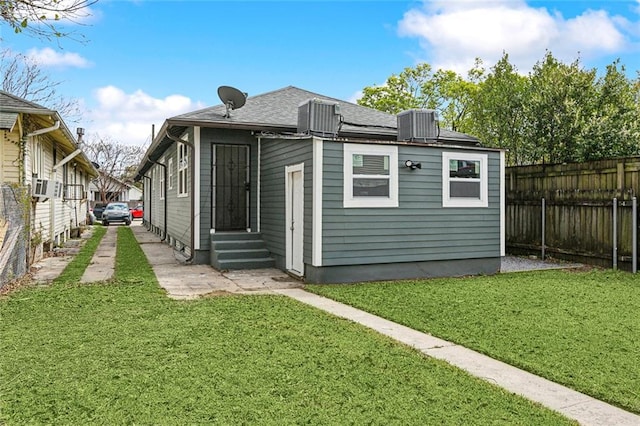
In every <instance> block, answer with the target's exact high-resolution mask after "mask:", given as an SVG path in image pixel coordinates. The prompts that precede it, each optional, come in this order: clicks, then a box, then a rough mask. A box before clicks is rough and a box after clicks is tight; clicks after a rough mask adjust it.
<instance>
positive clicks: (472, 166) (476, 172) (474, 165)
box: [442, 152, 489, 207]
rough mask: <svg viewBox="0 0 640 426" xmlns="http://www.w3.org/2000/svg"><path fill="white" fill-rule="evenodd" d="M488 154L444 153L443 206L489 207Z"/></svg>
mask: <svg viewBox="0 0 640 426" xmlns="http://www.w3.org/2000/svg"><path fill="white" fill-rule="evenodd" d="M487 162H488V157H487V154H471V153H456V152H443V153H442V206H443V207H488V206H489V196H488V182H487V180H488V177H487V176H488V164H487Z"/></svg>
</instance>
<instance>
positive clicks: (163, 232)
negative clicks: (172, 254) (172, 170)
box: [149, 159, 169, 242]
mask: <svg viewBox="0 0 640 426" xmlns="http://www.w3.org/2000/svg"><path fill="white" fill-rule="evenodd" d="M149 161H150V162H152V163H153V164H157V165H158V166H160V167H162V174H163V175H164V179H163V181H164V230H163V231H162V239H161V240H160V241H161V242H162V241H164V240H166V239H167V216H168V213H169V212H168V210H167V198H168V197H167V165H166V164H162V163H159V162H157V161H153V160H151V159H149Z"/></svg>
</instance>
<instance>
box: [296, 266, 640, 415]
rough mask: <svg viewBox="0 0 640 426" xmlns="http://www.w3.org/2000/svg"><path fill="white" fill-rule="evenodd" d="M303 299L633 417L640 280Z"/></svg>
mask: <svg viewBox="0 0 640 426" xmlns="http://www.w3.org/2000/svg"><path fill="white" fill-rule="evenodd" d="M307 290H309V291H312V292H314V293H317V294H321V295H324V296H327V297H330V298H333V299H336V300H339V301H342V302H345V303H348V304H349V305H352V306H355V307H358V308H361V309H363V310H366V311H368V312H371V313H374V314H377V315H380V316H382V317H385V318H387V319H390V320H393V321H395V322H398V323H401V324H404V325H407V326H409V327H411V328H414V329H417V330H421V331H424V332H428V333H431V334H433V335H435V336H438V337H441V338H444V339H447V340H450V341H453V342H455V343H458V344H461V345H463V346H466V347H468V348H471V349H475V350H477V351H480V352H483V353H485V354H487V355H489V356H491V357H493V358H497V359H500V360H503V361H505V362H507V363H509V364H511V365H514V366H518V367H521V368H523V369H526V370H528V371H531V372H533V373H536V374H539V375H541V376H544V377H546V378H548V379H550V380H553V381H555V382H558V383H562V384H564V385H567V386H569V387H571V388H573V389H576V390H579V391H581V392H584V393H587V394H589V395H592V396H594V397H596V398H598V399H601V400H604V401H608V402H610V403H613V404H615V405H618V406H620V407H623V408H625V409H627V410H630V411H634V412H636V413H640V276H634V275H631V274H628V273H624V272H613V271H591V272H569V271H541V272H529V273H512V274H502V275H496V276H490V277H473V278H454V279H434V280H422V281H405V282H392V283H368V284H357V285H330V286H308V287H307Z"/></svg>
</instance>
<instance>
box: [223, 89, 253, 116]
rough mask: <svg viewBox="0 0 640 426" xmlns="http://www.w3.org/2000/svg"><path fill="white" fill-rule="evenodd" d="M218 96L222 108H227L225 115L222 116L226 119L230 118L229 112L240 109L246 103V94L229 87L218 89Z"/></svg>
mask: <svg viewBox="0 0 640 426" xmlns="http://www.w3.org/2000/svg"><path fill="white" fill-rule="evenodd" d="M218 96H220V100H221V101H222V103H223V104H224V106H225V107H227V113H226V114H225V115H224V116H225V117H227V118H229V117H231V115H230V114H229V110H232V109H238V108H242V107H243V106H244V103H245V102H246V101H247V94H246V93H244V92H241V91H239V90H238V89H236V88H235V87H231V86H220V87H218Z"/></svg>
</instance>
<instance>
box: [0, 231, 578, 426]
mask: <svg viewBox="0 0 640 426" xmlns="http://www.w3.org/2000/svg"><path fill="white" fill-rule="evenodd" d="M92 241H93V240H92ZM90 244H91V241H90V242H89V243H88V245H87V246H85V249H86V248H87V247H90ZM85 249H83V252H84V251H85ZM87 252H88V250H87ZM87 263H88V261H87ZM116 265H117V272H116V277H115V278H114V280H113V281H111V282H107V283H98V284H92V285H79V284H77V283H75V282H72V281H71V280H69V279H64V280H60V281H58V282H57V283H55V284H54V285H53V286H51V287H38V288H25V289H22V290H20V291H17V292H15V293H13V294H11V295H10V296H8V297H3V298H0V335H1V336H2V339H0V354H1V356H0V424H4V423H6V424H8V425H12V424H25V423H33V424H43V423H47V424H123V423H127V424H134V423H135V424H210V423H219V424H237V423H245V424H300V423H305V424H345V423H352V424H385V425H386V424H399V425H405V424H474V423H475V424H536V425H537V424H550V425H551V424H552V425H557V424H566V423H569V422H568V421H567V420H566V419H564V418H563V417H560V416H559V415H557V414H555V413H553V412H551V411H548V410H546V409H544V408H541V407H539V406H537V405H535V404H533V403H531V402H529V401H526V400H524V399H522V398H520V397H516V396H514V395H511V394H509V393H508V392H506V391H503V390H500V389H498V388H496V387H493V386H491V385H490V384H488V383H486V382H484V381H481V380H479V379H475V378H472V377H470V376H468V375H467V374H465V373H463V372H461V371H460V370H457V369H455V368H453V367H450V366H448V365H447V364H445V363H442V362H439V361H436V360H432V359H429V358H426V357H424V356H422V355H420V354H419V353H417V352H416V351H414V350H412V349H410V348H407V347H405V346H402V345H399V344H396V343H394V342H393V341H391V340H389V339H387V338H385V337H382V336H380V335H378V334H376V333H374V332H371V331H369V330H367V329H365V328H363V327H361V326H358V325H356V324H353V323H351V322H348V321H344V320H340V319H337V318H335V317H332V316H330V315H329V314H326V313H324V312H321V311H319V310H316V309H313V308H311V307H307V306H305V305H302V304H300V303H298V302H296V301H294V300H291V299H288V298H286V297H279V296H226V297H212V298H206V299H200V300H197V301H175V300H171V299H168V298H167V297H166V296H164V294H163V293H162V291H161V290H159V287H158V285H157V282H156V280H155V278H154V276H153V274H152V271H151V268H150V267H149V265H148V263H147V262H146V259H145V258H144V255H143V253H142V251H141V250H140V248H139V247H138V245H137V244H136V243H135V240H134V238H133V235H132V233H131V230H130V229H129V228H127V227H121V228H119V229H118V256H117V260H116ZM85 266H86V264H85ZM77 269H81V265H80V262H78V263H76V264H75V265H74V266H72V270H74V271H75V270H77ZM76 273H77V272H76Z"/></svg>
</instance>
